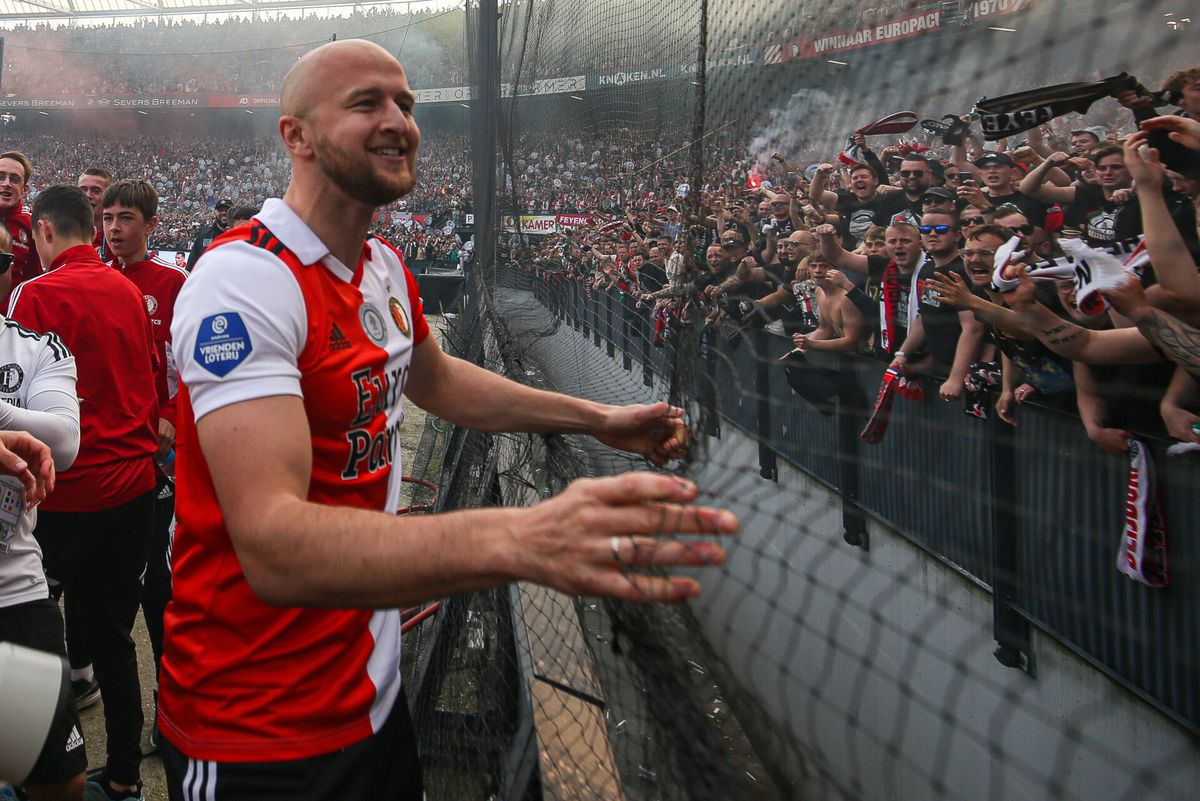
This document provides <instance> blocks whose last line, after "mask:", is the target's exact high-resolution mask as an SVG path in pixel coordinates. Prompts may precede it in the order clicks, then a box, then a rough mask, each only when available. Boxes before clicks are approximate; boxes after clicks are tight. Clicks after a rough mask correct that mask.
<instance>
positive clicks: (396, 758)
mask: <svg viewBox="0 0 1200 801" xmlns="http://www.w3.org/2000/svg"><path fill="white" fill-rule="evenodd" d="M159 753H161V754H162V760H163V767H165V768H166V771H167V793H168V797H169V799H170V801H327V800H328V799H338V801H421V799H422V798H423V797H424V785H423V783H422V778H421V763H420V761H419V760H418V758H417V743H416V736H415V733H414V732H413V726H412V719H411V718H410V717H409V714H408V702H407V701H406V700H405V698H404V693H403V692H401V693H400V695H399V697H398V698H397V699H396V704H395V706H393V707H392V713H391V714H390V715H389V716H388V719H387V721H386V722H385V723H384V724H383V728H381V729H380V730H379V731H378V732H376V733H375V734H374V735H373V736H371V737H368V738H367V739H366V740H362V741H361V742H357V743H355V744H354V745H351V746H348V747H346V748H343V749H341V750H339V751H334V752H333V753H329V754H321V755H319V756H315V757H309V758H307V759H293V760H288V761H284V762H206V761H204V760H199V759H190V758H188V757H187V756H186V755H185V754H184V753H183V752H181V751H180V750H179V749H178V748H176V747H175V745H174V744H173V743H172V742H171V741H170V740H168V739H167V738H166V737H165V736H164V737H163V741H162V748H161V749H160V751H159Z"/></svg>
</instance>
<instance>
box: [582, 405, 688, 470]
mask: <svg viewBox="0 0 1200 801" xmlns="http://www.w3.org/2000/svg"><path fill="white" fill-rule="evenodd" d="M592 436H594V437H595V438H596V439H598V440H600V441H601V442H603V443H604V444H605V445H608V446H610V447H613V448H618V449H620V450H623V451H628V452H629V453H636V454H639V455H641V456H645V457H646V458H647V459H649V460H650V462H651V464H653V465H655V466H657V467H661V466H663V465H665V464H666V463H667V462H669V461H671V460H672V459H680V458H682V457H683V456H684V454H686V453H687V449H688V445H689V443H690V442H691V435H690V433H689V432H688V427H687V424H686V423H684V421H683V409H680V408H678V407H676V406H671V405H670V404H667V403H662V402H659V403H651V404H648V405H647V404H633V405H630V406H614V407H611V410H610V411H609V413H608V416H607V419H606V420H605V422H604V425H603V426H602V427H601V429H600V430H598V431H594V432H592Z"/></svg>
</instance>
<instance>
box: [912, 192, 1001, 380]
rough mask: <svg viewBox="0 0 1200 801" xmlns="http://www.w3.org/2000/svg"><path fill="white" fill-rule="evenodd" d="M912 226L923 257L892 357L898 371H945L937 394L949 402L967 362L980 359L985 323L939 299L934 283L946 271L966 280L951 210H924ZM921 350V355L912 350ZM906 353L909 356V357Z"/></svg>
mask: <svg viewBox="0 0 1200 801" xmlns="http://www.w3.org/2000/svg"><path fill="white" fill-rule="evenodd" d="M917 230H918V231H919V232H920V233H921V245H922V246H923V247H924V249H925V252H926V254H927V258H926V259H925V261H924V263H923V264H922V265H921V267H920V270H919V271H918V272H917V275H916V281H915V291H914V293H913V297H914V298H916V311H917V316H916V319H915V320H914V321H913V322H912V324H911V325H910V326H909V329H908V336H907V337H905V339H904V342H903V343H902V344H901V346H900V350H898V351H897V352H896V353H895V354H894V356H893V359H892V364H893V365H894V366H897V367H900V368H902V369H916V370H921V371H924V370H931V369H932V370H933V371H935V372H939V373H943V374H944V373H945V372H946V371H949V377H948V378H947V379H946V380H945V382H943V383H942V386H941V388H940V389H939V390H938V394H939V395H940V396H941V398H942V400H945V401H949V400H954V399H955V398H959V397H962V393H963V381H964V380H965V379H966V377H967V371H968V370H969V369H970V367H971V364H972V363H973V362H976V361H978V360H979V354H980V350H981V348H982V345H983V334H984V326H983V324H982V323H980V322H979V321H978V320H977V319H976V318H975V315H974V314H972V313H971V312H969V311H959V310H958V309H955V308H954V307H952V306H950V305H949V304H946V303H943V302H942V296H941V295H939V294H938V293H937V291H936V290H935V289H934V287H933V283H932V282H933V281H934V279H937V278H944V277H945V276H946V275H947V274H948V273H954V274H955V275H957V276H959V277H960V278H962V279H963V280H964V281H965V280H966V277H967V274H966V269H965V268H964V267H963V260H962V256H961V255H960V254H959V251H958V241H959V237H960V236H961V231H960V230H959V226H958V215H957V214H956V213H954V212H932V211H931V212H926V213H925V216H923V217H922V218H921V225H920V226H918V228H917ZM921 352H924V355H923V356H917V355H916V354H918V353H921ZM910 354H911V355H912V358H911V359H910V358H909V357H910Z"/></svg>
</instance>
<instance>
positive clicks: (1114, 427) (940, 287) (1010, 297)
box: [502, 68, 1200, 453]
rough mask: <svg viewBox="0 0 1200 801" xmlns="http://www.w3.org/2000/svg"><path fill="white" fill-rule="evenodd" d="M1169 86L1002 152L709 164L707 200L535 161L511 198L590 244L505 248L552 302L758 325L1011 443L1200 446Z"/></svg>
mask: <svg viewBox="0 0 1200 801" xmlns="http://www.w3.org/2000/svg"><path fill="white" fill-rule="evenodd" d="M1165 88H1166V89H1167V90H1168V91H1169V92H1171V93H1173V94H1171V98H1172V100H1173V102H1174V103H1175V104H1177V105H1178V106H1179V107H1180V109H1181V112H1180V113H1179V114H1172V115H1168V116H1158V112H1157V111H1156V105H1159V106H1161V105H1165V104H1164V103H1163V102H1162V100H1161V99H1160V100H1159V101H1158V102H1157V104H1156V103H1152V102H1150V100H1149V99H1148V98H1147V97H1144V96H1142V95H1140V94H1138V92H1137V91H1134V90H1129V89H1125V90H1121V91H1117V92H1114V94H1115V95H1116V98H1115V99H1113V100H1108V101H1103V102H1101V103H1097V108H1096V110H1095V112H1094V113H1093V114H1091V115H1090V116H1089V117H1088V118H1087V119H1085V118H1082V117H1080V116H1079V115H1076V114H1070V115H1064V116H1063V117H1061V118H1059V119H1055V120H1053V121H1052V122H1051V123H1049V124H1045V125H1042V126H1038V127H1033V128H1032V129H1031V130H1027V131H1025V132H1022V133H1020V134H1018V135H1015V136H1012V137H1010V138H1008V139H1004V140H1000V141H999V142H997V143H996V144H995V145H992V144H990V143H988V144H986V145H985V143H984V141H983V136H982V133H981V131H980V129H979V127H978V125H977V124H976V123H974V122H973V121H972V119H971V118H969V117H964V118H962V120H961V122H956V123H955V125H953V126H944V127H943V128H942V129H939V128H938V127H937V126H936V125H931V126H929V130H928V131H926V132H923V133H922V134H921V135H919V136H917V137H915V138H914V137H912V136H911V135H910V136H908V137H904V138H899V139H898V138H897V137H895V136H894V135H893V136H891V137H890V138H889V137H887V136H862V135H858V136H856V137H854V140H855V142H854V144H855V145H856V147H853V148H851V147H847V149H846V150H845V151H843V152H842V153H841V154H839V153H837V152H828V153H825V154H821V156H823V158H821V156H819V157H818V158H820V160H816V161H813V162H812V163H806V162H801V166H796V165H793V164H791V163H790V161H789V159H791V158H794V155H793V154H784V153H774V154H761V153H747V152H745V149H744V147H745V146H744V145H743V146H742V149H738V148H736V147H730V148H729V149H728V150H727V149H726V148H724V147H714V148H713V149H714V150H715V151H716V153H715V155H716V156H717V157H716V158H714V159H713V160H712V164H711V165H707V166H709V169H708V170H707V171H706V172H705V173H704V182H703V184H702V185H701V186H700V187H699V188H698V191H693V190H692V188H691V187H690V186H689V185H688V182H687V180H686V176H687V175H689V173H690V170H689V166H688V162H687V156H688V152H687V150H686V148H682V147H680V146H678V145H677V146H675V147H672V146H671V145H668V144H663V143H656V142H645V143H641V144H640V145H639V144H634V145H633V147H632V149H631V148H629V147H621V148H618V147H615V146H613V147H609V148H605V147H598V148H597V147H592V146H589V145H587V144H585V143H583V142H580V141H570V140H567V141H561V142H558V143H555V142H553V141H552V140H550V139H548V138H547V139H545V140H537V141H529V142H526V143H524V144H526V145H527V146H526V147H524V148H523V149H522V151H521V152H522V153H523V154H524V155H523V156H522V157H521V158H519V159H515V160H514V163H513V169H512V170H511V173H512V175H514V176H516V177H515V179H514V178H510V179H509V180H510V184H509V186H510V188H513V192H514V195H515V196H516V197H517V198H518V199H520V200H521V201H523V205H524V206H525V207H526V208H528V209H529V210H534V209H546V208H570V209H571V210H573V211H575V212H586V213H590V214H591V215H592V216H591V217H590V218H589V219H590V225H588V226H585V227H583V228H580V227H572V228H561V229H560V230H559V231H557V232H555V233H552V234H550V235H547V236H538V235H533V234H522V233H518V232H517V231H516V230H515V226H514V227H513V229H512V230H510V231H509V232H508V233H506V234H505V238H504V240H503V242H502V252H503V254H504V256H505V257H506V258H508V259H510V260H511V261H512V262H513V263H514V264H516V265H519V266H520V267H521V268H523V269H525V270H527V271H531V272H532V273H534V274H536V275H539V276H541V278H542V280H544V281H546V282H549V283H550V284H551V285H552V286H558V285H560V284H561V282H562V281H563V280H564V279H566V280H574V281H580V282H583V283H584V284H585V285H586V287H587V288H588V290H589V291H590V292H596V291H608V292H614V293H623V294H629V295H631V296H632V297H633V298H635V299H637V301H638V305H640V306H642V307H643V308H644V310H645V313H647V314H650V315H651V316H652V318H653V320H654V326H653V327H652V329H651V328H650V327H647V328H646V329H645V330H646V331H647V336H653V337H654V339H655V344H662V343H663V341H664V340H665V339H667V338H669V337H670V336H671V334H672V332H673V331H675V330H677V328H678V326H680V325H682V324H684V323H685V322H686V321H689V320H703V321H705V322H706V323H707V324H708V325H711V326H714V327H715V328H716V330H718V331H721V332H724V333H726V334H729V335H730V336H736V334H737V332H739V331H744V330H745V329H746V327H747V326H765V327H766V328H767V330H768V331H773V332H775V333H778V334H780V335H784V336H788V337H790V338H791V339H792V341H793V344H794V351H793V353H792V354H791V357H790V358H789V360H788V362H787V363H786V364H785V366H788V367H795V366H797V365H798V364H799V363H800V362H801V361H802V360H803V356H804V354H805V353H807V352H811V351H817V350H825V351H830V350H832V351H845V352H851V353H872V354H874V355H876V356H877V357H879V358H880V359H882V360H883V361H884V362H885V363H886V364H887V369H886V371H885V377H884V386H885V388H888V387H890V385H892V384H895V385H896V387H895V388H896V389H898V390H900V391H901V392H902V393H908V394H910V395H911V394H912V393H914V392H918V391H920V390H919V389H918V387H919V386H920V380H919V379H918V378H917V376H924V377H926V378H929V377H932V378H933V384H932V386H933V387H936V389H937V392H938V395H939V396H940V397H941V398H942V399H943V400H946V401H956V402H962V403H963V404H964V411H966V412H967V413H968V414H972V415H975V416H980V417H986V416H988V415H989V414H990V413H991V412H992V409H993V408H994V411H995V413H996V414H997V415H999V416H1000V417H1001V418H1002V419H1004V420H1005V421H1007V422H1010V423H1013V424H1016V423H1017V417H1018V409H1019V406H1020V404H1021V403H1023V402H1026V401H1037V402H1039V403H1043V404H1048V405H1051V406H1054V407H1057V408H1061V409H1064V410H1073V411H1077V412H1078V414H1079V416H1080V418H1081V419H1082V422H1083V425H1084V427H1085V428H1086V430H1087V433H1088V435H1089V437H1091V438H1092V439H1093V440H1094V441H1095V442H1096V443H1097V444H1098V445H1099V446H1100V447H1102V448H1104V449H1105V450H1107V451H1109V452H1112V453H1125V452H1127V451H1128V450H1129V448H1130V446H1129V444H1128V443H1129V441H1130V439H1131V437H1133V436H1134V435H1133V433H1131V432H1135V431H1137V432H1144V433H1149V434H1163V433H1165V434H1168V435H1169V436H1170V437H1172V438H1174V439H1175V440H1178V441H1180V442H1183V443H1191V444H1194V445H1195V444H1200V433H1198V432H1200V416H1198V415H1197V414H1196V412H1197V411H1200V388H1198V387H1197V384H1196V379H1197V377H1198V376H1200V362H1198V361H1197V359H1196V356H1195V354H1196V352H1197V350H1196V346H1197V345H1198V344H1200V338H1198V337H1200V331H1198V330H1197V328H1195V327H1193V326H1195V324H1196V323H1197V322H1198V321H1200V278H1198V277H1197V272H1196V264H1197V263H1198V262H1197V260H1196V259H1197V254H1200V242H1198V234H1197V213H1196V209H1197V205H1196V203H1197V201H1198V200H1200V156H1198V155H1197V154H1195V153H1194V152H1193V150H1189V147H1190V148H1193V149H1196V148H1200V124H1198V123H1196V122H1195V120H1196V119H1197V118H1200V68H1191V69H1185V70H1181V71H1179V72H1177V73H1175V74H1174V75H1172V76H1171V77H1170V78H1169V79H1168V80H1167V82H1166V86H1165ZM1097 120H1105V121H1106V122H1107V123H1108V125H1096V124H1095V123H1096V121H1097ZM1168 133H1170V138H1168ZM1147 144H1153V145H1154V147H1155V149H1154V151H1153V153H1149V152H1147V150H1146V148H1145V146H1146V145H1147ZM802 155H804V156H806V157H811V156H812V155H814V154H802ZM797 160H798V161H799V159H797ZM514 181H515V184H516V185H515V188H514V187H513V182H514ZM1141 237H1144V245H1143V247H1142V248H1141V249H1137V246H1138V243H1139V241H1141V240H1140V239H1139V238H1141ZM1147 256H1148V258H1147ZM1077 262H1086V263H1088V264H1089V265H1090V266H1091V267H1092V268H1093V272H1097V273H1098V272H1103V273H1104V275H1105V277H1104V278H1100V277H1099V276H1098V275H1090V276H1088V275H1084V274H1083V273H1082V272H1077V271H1076V270H1075V269H1074V265H1075V264H1076V263H1077ZM1098 263H1103V265H1104V270H1098V271H1097V270H1095V269H1094V268H1095V266H1096V264H1098ZM1027 269H1028V270H1032V272H1033V274H1034V275H1035V276H1037V280H1036V281H1034V280H1031V279H1029V278H1028V277H1026V276H1025V271H1026V270H1027ZM1127 275H1128V276H1131V277H1128V278H1127V277H1126V276H1127ZM651 330H653V333H652V334H651V333H649V332H650V331H651ZM790 372H793V371H790ZM795 372H800V371H795ZM789 380H791V376H790V375H789ZM793 387H794V388H796V385H795V384H793ZM797 391H798V392H800V394H802V395H803V394H804V393H803V391H802V390H801V389H798V390H797ZM992 398H994V403H993V401H992Z"/></svg>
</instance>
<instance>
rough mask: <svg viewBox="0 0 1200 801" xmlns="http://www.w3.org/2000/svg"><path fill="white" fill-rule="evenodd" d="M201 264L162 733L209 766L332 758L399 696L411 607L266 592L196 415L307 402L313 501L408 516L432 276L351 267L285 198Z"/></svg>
mask: <svg viewBox="0 0 1200 801" xmlns="http://www.w3.org/2000/svg"><path fill="white" fill-rule="evenodd" d="M200 262H202V263H203V265H202V266H201V265H200V263H198V264H197V267H198V269H196V270H195V271H194V272H193V273H192V275H191V277H190V278H189V279H188V280H187V281H186V282H185V283H184V286H183V290H182V291H181V292H180V295H179V299H178V301H177V303H176V307H175V318H174V324H173V325H172V334H173V337H172V339H173V349H172V351H173V355H174V359H175V362H176V363H177V365H178V368H179V374H180V377H181V379H182V388H181V389H180V392H179V398H180V399H179V411H178V434H177V440H176V485H177V490H176V499H177V500H176V517H177V521H178V522H177V528H176V533H175V540H174V545H173V548H172V575H173V583H174V586H173V598H172V601H171V604H170V606H169V607H168V609H167V613H166V619H165V625H166V636H165V638H164V639H165V648H166V652H165V653H164V656H163V662H162V674H161V678H160V710H161V711H160V717H159V725H160V727H161V728H162V731H163V733H164V734H165V736H166V737H167V738H168V739H170V740H171V741H172V742H173V743H174V744H175V745H177V746H178V747H179V748H180V749H181V750H182V751H183V752H184V753H185V754H187V755H188V756H189V757H191V758H193V759H201V760H215V761H232V762H247V761H251V762H252V761H277V760H289V759H301V758H306V757H310V756H316V755H319V754H323V753H329V752H331V751H333V750H336V749H339V748H344V747H346V746H348V745H350V744H353V743H355V742H358V741H360V740H362V739H365V738H366V737H369V736H370V735H371V734H372V733H373V732H375V731H377V730H378V729H379V727H380V726H381V725H382V724H383V722H384V720H385V719H386V717H387V715H388V713H389V712H390V711H391V709H392V705H393V704H394V703H395V700H396V698H397V697H398V694H399V691H400V672H399V664H400V615H399V611H398V610H380V611H370V610H358V609H347V610H340V609H300V608H280V607H277V606H271V605H268V604H266V603H264V602H263V601H262V600H261V599H259V598H258V597H257V596H256V595H255V594H254V592H253V590H252V589H251V588H250V586H249V584H248V583H247V582H246V579H245V576H244V574H243V572H242V569H241V566H240V563H239V562H238V558H237V553H236V551H235V549H234V548H233V545H232V542H231V540H230V537H229V533H228V530H227V529H226V527H225V524H224V519H223V516H222V514H221V509H220V505H219V504H218V502H217V498H216V493H215V490H214V488H213V482H212V478H211V476H210V474H209V471H208V465H207V463H206V462H205V460H204V455H203V453H202V451H201V449H200V446H199V441H198V435H197V430H196V422H197V421H199V420H202V419H203V418H204V416H205V415H209V414H212V413H214V412H216V411H217V410H220V409H224V408H227V407H230V406H232V405H234V404H238V403H242V402H245V401H250V400H255V399H259V398H265V397H272V396H295V397H298V398H300V399H301V401H302V403H303V404H304V411H305V416H306V418H307V421H308V427H309V437H310V440H311V442H310V444H311V451H312V474H311V477H310V481H309V491H308V500H309V501H311V502H313V503H320V504H325V505H329V506H348V507H354V508H359V509H370V510H376V511H380V512H383V511H388V512H394V511H395V510H396V509H397V507H398V506H399V500H400V488H401V470H400V452H399V447H400V437H399V427H400V422H401V420H402V417H403V405H402V397H401V396H402V394H403V391H404V385H405V382H406V381H407V378H408V372H409V364H410V362H411V358H412V353H413V348H414V347H416V346H417V345H419V344H420V343H421V342H422V341H423V340H424V339H425V337H427V336H428V333H429V328H428V325H427V324H426V323H425V319H424V316H423V314H422V312H421V302H420V297H419V294H418V291H417V285H416V282H415V281H414V280H413V279H412V276H411V275H410V274H409V273H408V271H407V269H406V268H405V267H404V265H403V262H402V261H401V259H400V257H399V256H398V255H397V254H396V253H395V251H394V250H393V249H392V248H391V247H390V246H389V245H387V244H386V243H384V242H381V241H378V240H371V241H370V242H367V243H364V246H363V251H362V257H361V259H360V261H359V263H358V264H356V265H354V266H353V267H348V266H346V265H343V264H341V263H340V262H339V261H337V260H336V259H335V258H334V257H333V256H332V255H331V254H330V253H329V251H328V249H327V248H326V247H325V246H324V245H323V244H322V243H321V241H320V240H319V239H318V238H317V237H316V235H315V234H313V233H312V231H311V230H310V229H309V228H308V227H307V226H306V225H305V224H304V223H303V221H302V220H300V218H299V217H297V216H296V215H295V213H293V212H292V211H291V209H289V208H288V207H287V206H286V205H285V204H284V203H283V202H282V201H269V202H268V203H267V205H266V206H265V207H264V209H263V211H262V213H261V214H260V215H259V216H258V217H257V218H256V219H255V220H254V221H252V222H251V223H250V224H249V225H248V226H244V227H242V228H238V229H235V230H234V231H230V232H228V233H226V234H225V235H224V236H223V237H222V238H221V239H219V240H218V241H216V242H214V243H213V245H212V246H211V247H210V248H209V249H208V251H207V252H206V253H205V254H204V256H202V257H201V259H200ZM228 447H237V443H229V444H228ZM263 469H264V470H269V469H271V466H270V465H269V464H264V465H263Z"/></svg>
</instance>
